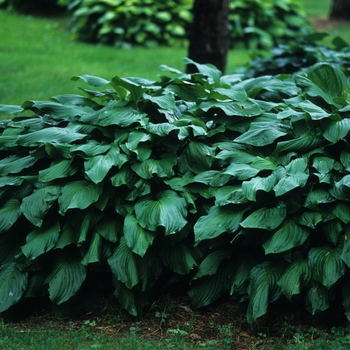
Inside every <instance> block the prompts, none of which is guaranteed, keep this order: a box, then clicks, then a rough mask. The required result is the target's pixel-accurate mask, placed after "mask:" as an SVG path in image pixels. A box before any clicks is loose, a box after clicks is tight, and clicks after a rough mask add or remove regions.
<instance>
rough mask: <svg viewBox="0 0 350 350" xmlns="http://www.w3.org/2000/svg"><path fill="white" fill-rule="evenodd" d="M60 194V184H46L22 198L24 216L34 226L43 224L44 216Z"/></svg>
mask: <svg viewBox="0 0 350 350" xmlns="http://www.w3.org/2000/svg"><path fill="white" fill-rule="evenodd" d="M60 194H61V187H60V186H46V187H42V188H39V189H37V190H36V191H35V192H33V194H31V195H30V196H28V197H25V198H23V200H22V205H21V210H22V213H23V214H24V216H25V217H26V218H27V219H28V220H29V221H30V222H31V223H32V224H33V225H35V226H37V227H40V226H41V225H42V224H43V220H44V216H45V215H46V213H47V212H48V211H49V209H50V208H51V206H52V205H53V203H54V202H55V201H56V200H57V198H58V196H59V195H60Z"/></svg>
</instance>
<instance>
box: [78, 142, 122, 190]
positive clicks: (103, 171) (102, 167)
mask: <svg viewBox="0 0 350 350" xmlns="http://www.w3.org/2000/svg"><path fill="white" fill-rule="evenodd" d="M126 161H127V157H126V155H125V154H121V153H120V150H119V147H118V146H117V145H115V144H112V145H111V147H110V149H109V151H108V152H107V154H104V155H97V156H94V157H91V158H90V159H89V160H88V161H86V162H85V163H84V169H85V174H86V175H87V176H88V177H89V178H90V179H91V180H92V181H93V182H94V183H95V184H98V183H100V182H101V181H102V180H103V179H104V178H105V177H106V175H107V173H108V172H109V171H110V170H111V168H112V167H113V166H117V167H119V168H120V167H121V166H122V165H123V164H124V163H125V162H126Z"/></svg>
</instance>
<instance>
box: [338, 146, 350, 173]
mask: <svg viewBox="0 0 350 350" xmlns="http://www.w3.org/2000/svg"><path fill="white" fill-rule="evenodd" d="M340 161H341V163H342V164H343V166H344V168H345V170H347V171H350V153H349V152H345V151H343V152H342V153H341V154H340Z"/></svg>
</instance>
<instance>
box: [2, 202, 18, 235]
mask: <svg viewBox="0 0 350 350" xmlns="http://www.w3.org/2000/svg"><path fill="white" fill-rule="evenodd" d="M21 214H22V212H21V209H20V202H19V201H18V200H17V199H9V200H8V201H6V202H5V203H4V204H3V206H2V207H1V208H0V234H1V233H4V232H6V231H8V230H9V229H10V228H11V227H12V225H13V224H14V223H15V222H16V221H17V219H18V218H19V217H20V216H21Z"/></svg>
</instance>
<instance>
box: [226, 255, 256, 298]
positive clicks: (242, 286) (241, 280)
mask: <svg viewBox="0 0 350 350" xmlns="http://www.w3.org/2000/svg"><path fill="white" fill-rule="evenodd" d="M256 263H257V261H256V259H255V257H254V256H251V255H247V254H241V255H239V256H238V257H235V260H234V266H233V274H232V281H231V289H230V294H231V295H245V294H247V291H248V286H249V275H250V271H251V270H252V268H253V267H254V266H255V265H256Z"/></svg>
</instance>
